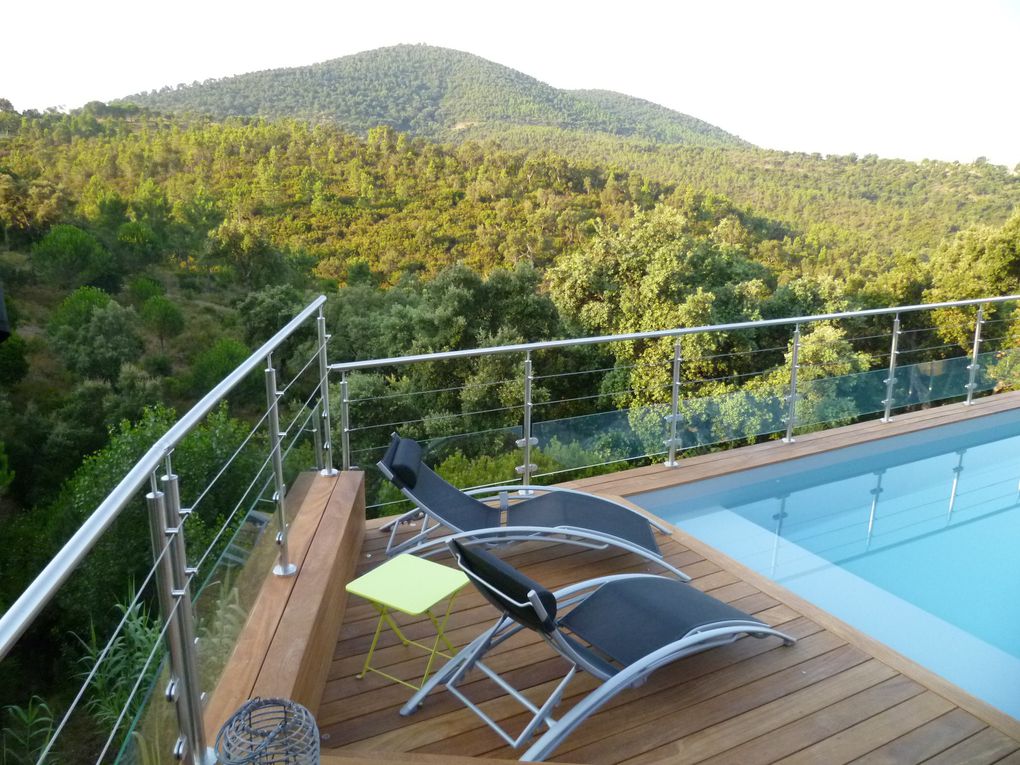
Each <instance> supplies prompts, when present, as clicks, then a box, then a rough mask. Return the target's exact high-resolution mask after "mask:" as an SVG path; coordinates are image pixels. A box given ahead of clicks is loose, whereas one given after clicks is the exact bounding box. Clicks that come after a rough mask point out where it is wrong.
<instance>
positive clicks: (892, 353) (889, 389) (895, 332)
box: [882, 314, 900, 422]
mask: <svg viewBox="0 0 1020 765" xmlns="http://www.w3.org/2000/svg"><path fill="white" fill-rule="evenodd" d="M899 347H900V315H899V314H896V318H894V319H893V325H892V347H891V348H890V349H889V375H888V376H887V377H886V378H885V400H884V401H883V402H882V403H883V404H885V414H884V415H882V422H889V420H890V419H892V408H893V387H894V386H895V385H896V356H897V354H898V353H899Z"/></svg>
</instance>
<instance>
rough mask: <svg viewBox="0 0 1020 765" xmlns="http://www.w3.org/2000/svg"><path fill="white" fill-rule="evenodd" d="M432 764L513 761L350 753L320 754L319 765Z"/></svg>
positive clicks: (481, 764)
mask: <svg viewBox="0 0 1020 765" xmlns="http://www.w3.org/2000/svg"><path fill="white" fill-rule="evenodd" d="M409 762H414V763H422V764H423V765H428V763H434V765H486V763H488V765H507V763H509V762H513V760H503V759H497V758H495V757H465V756H458V755H450V754H426V753H424V752H351V753H350V754H341V753H339V752H337V753H330V754H322V755H321V756H320V758H319V765H405V764H406V763H409Z"/></svg>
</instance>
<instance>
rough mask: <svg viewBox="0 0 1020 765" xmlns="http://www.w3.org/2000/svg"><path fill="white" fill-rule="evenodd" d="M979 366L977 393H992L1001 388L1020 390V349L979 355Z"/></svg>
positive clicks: (1008, 349) (976, 384)
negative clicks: (991, 391)
mask: <svg viewBox="0 0 1020 765" xmlns="http://www.w3.org/2000/svg"><path fill="white" fill-rule="evenodd" d="M978 365H979V366H980V369H979V370H978V375H977V379H976V380H975V386H976V387H975V392H979V391H980V392H983V391H990V390H994V389H996V388H997V387H1000V386H1001V387H1005V388H1007V389H1010V390H1016V389H1017V388H1020V348H1003V349H1002V350H998V351H989V352H987V353H982V354H979V355H978Z"/></svg>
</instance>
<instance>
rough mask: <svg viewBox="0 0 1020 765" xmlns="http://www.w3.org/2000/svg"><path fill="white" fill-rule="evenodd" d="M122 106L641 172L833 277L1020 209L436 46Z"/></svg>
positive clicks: (958, 181)
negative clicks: (767, 224)
mask: <svg viewBox="0 0 1020 765" xmlns="http://www.w3.org/2000/svg"><path fill="white" fill-rule="evenodd" d="M124 102H125V103H130V102H134V103H137V104H141V105H145V106H148V107H152V108H157V109H161V110H164V111H169V112H177V113H197V114H210V115H215V116H217V117H219V118H225V117H229V116H264V117H271V118H296V119H303V120H310V121H312V122H314V123H318V122H331V123H333V124H336V125H338V126H340V127H341V128H343V129H345V130H350V131H353V132H357V133H361V134H365V133H367V132H368V130H370V129H372V128H374V127H376V126H379V125H384V126H389V127H392V128H394V129H395V130H397V131H400V132H406V133H409V134H412V135H418V136H424V137H429V138H433V139H440V140H445V141H452V142H458V143H461V142H469V141H475V142H479V143H482V144H483V145H484V146H486V147H492V146H497V147H500V148H503V149H510V150H523V151H526V152H527V153H528V154H529V155H534V154H535V153H539V154H541V153H544V152H552V153H555V154H556V155H558V156H561V157H565V158H570V159H572V160H575V161H577V162H580V163H583V164H585V165H594V166H598V167H600V168H604V169H605V170H609V171H614V172H616V173H618V174H620V173H622V174H625V175H630V174H632V173H640V174H641V175H642V176H643V177H644V178H646V179H648V180H649V181H654V182H657V183H659V184H665V185H670V186H674V187H675V186H682V187H683V186H686V187H691V188H694V189H697V190H698V191H700V192H706V193H711V194H716V195H721V196H725V197H727V198H728V199H730V200H732V201H733V202H734V203H735V204H737V205H739V206H741V207H744V208H746V209H749V210H753V211H755V213H757V214H760V215H766V216H768V217H770V218H772V219H774V220H776V221H778V222H780V223H782V224H783V225H785V226H787V227H789V228H791V229H793V230H795V231H796V232H797V233H798V235H799V236H800V237H802V238H804V239H805V240H806V241H807V242H808V245H809V247H810V248H812V249H814V250H816V251H819V252H820V253H821V254H822V262H821V263H820V264H819V267H820V269H821V271H823V272H827V273H833V272H834V270H835V269H840V268H843V269H844V270H845V269H846V262H847V261H846V258H845V254H846V253H848V252H850V253H856V258H862V257H867V256H869V255H879V256H883V257H884V256H888V255H895V254H897V253H899V252H902V251H903V250H911V251H915V252H920V253H924V254H929V253H931V252H932V251H933V250H934V249H935V248H936V247H937V246H938V245H939V243H940V242H941V241H942V240H943V239H944V238H945V237H947V236H950V235H952V234H953V233H955V232H956V231H957V230H959V229H960V228H962V227H965V226H968V225H972V224H977V223H989V224H996V223H998V224H1001V223H1002V222H1004V221H1005V220H1006V218H1007V217H1008V216H1009V214H1010V212H1011V210H1012V209H1013V208H1014V207H1015V206H1016V205H1017V204H1020V175H1018V174H1016V173H1011V172H1009V171H1008V170H1007V169H1006V168H1003V167H1001V166H997V165H991V164H988V163H987V162H982V161H979V162H975V163H973V164H960V163H956V162H936V161H925V162H920V163H917V162H906V161H902V160H895V159H880V158H878V157H876V156H874V155H868V156H864V157H857V156H854V155H848V156H829V157H822V156H821V155H818V154H802V153H796V152H780V151H769V150H765V149H757V148H755V147H753V146H751V145H749V144H747V143H746V142H744V141H741V140H739V139H737V138H735V137H734V136H732V135H729V134H728V133H726V132H724V131H723V130H721V129H719V128H717V127H714V126H712V125H709V124H707V123H705V122H702V121H701V120H698V119H695V118H694V117H689V116H687V115H684V114H679V113H677V112H674V111H672V110H670V109H666V108H665V107H662V106H659V105H657V104H653V103H650V102H648V101H643V100H641V99H637V98H633V97H630V96H625V95H622V94H619V93H613V92H609V91H601V90H582V91H562V90H557V89H555V88H552V87H550V86H548V85H546V84H544V83H541V82H539V81H538V80H535V79H534V78H532V77H529V76H527V75H525V74H522V73H521V72H518V71H515V70H513V69H509V68H507V67H504V66H500V65H499V64H495V63H493V62H491V61H486V60H485V59H482V58H479V57H478V56H474V55H471V54H469V53H462V52H459V51H452V50H447V49H443V48H434V47H430V46H424V45H400V46H396V47H392V48H382V49H379V50H374V51H368V52H366V53H359V54H356V55H353V56H347V57H344V58H340V59H336V60H333V61H327V62H323V63H321V64H315V65H312V66H307V67H299V68H293V69H279V70H273V71H267V72H255V73H252V74H246V75H241V76H239V77H232V78H228V79H223V80H217V81H208V82H205V83H201V84H199V83H195V84H192V85H189V86H184V85H181V86H178V87H177V88H176V89H169V88H165V89H163V90H162V91H158V92H150V93H145V94H138V95H135V96H130V97H128V98H126V99H124ZM488 150H489V149H488V148H487V149H486V151H488ZM841 264H842V265H841Z"/></svg>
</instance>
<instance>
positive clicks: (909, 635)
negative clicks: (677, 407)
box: [629, 411, 1020, 719]
mask: <svg viewBox="0 0 1020 765" xmlns="http://www.w3.org/2000/svg"><path fill="white" fill-rule="evenodd" d="M681 469H682V467H681ZM629 499H630V500H631V501H633V502H635V503H636V504H638V505H640V506H642V507H644V508H646V509H647V510H649V511H651V512H653V513H655V514H656V515H658V516H659V517H661V518H663V519H664V520H666V521H668V522H670V523H673V524H674V525H676V526H678V527H680V528H681V529H683V530H684V531H687V532H689V533H690V534H692V535H693V536H695V537H697V538H698V539H701V540H703V541H705V542H707V543H708V544H710V545H712V546H713V547H715V548H717V549H719V550H721V551H722V552H724V553H726V554H727V555H729V556H730V557H732V558H734V559H736V560H738V561H740V562H741V563H743V564H744V565H746V566H748V567H750V568H752V569H753V570H755V571H757V572H759V573H761V574H763V575H765V576H767V577H769V578H771V579H773V580H774V581H776V582H779V583H781V584H782V585H783V586H785V587H787V588H788V589H790V590H792V591H793V592H795V593H797V594H798V595H800V596H802V597H804V598H806V599H807V600H809V601H811V602H813V603H815V604H816V605H818V606H819V607H821V608H823V609H825V610H826V611H828V612H829V613H832V614H834V615H835V616H837V617H839V618H840V619H842V620H843V621H845V622H847V623H849V624H851V625H853V626H854V627H856V628H857V629H859V630H861V631H862V632H865V633H867V634H869V635H871V636H873V637H875V638H877V639H878V640H880V641H882V642H883V643H885V644H887V645H889V646H891V647H892V648H894V649H895V650H897V651H899V652H900V653H902V654H903V655H905V656H907V657H909V658H911V659H913V660H914V661H916V662H918V663H919V664H922V665H923V666H925V667H927V668H929V669H931V670H932V671H934V672H936V673H938V674H940V675H942V676H943V677H945V678H946V679H948V680H950V681H951V682H953V683H955V684H956V685H958V686H960V687H961V688H963V689H964V690H966V691H968V692H969V693H971V694H972V695H974V696H976V697H978V698H980V699H983V700H985V701H987V702H988V703H990V704H992V705H993V706H995V707H997V708H999V709H1001V710H1002V711H1004V712H1006V713H1007V714H1009V715H1011V716H1013V717H1014V718H1017V719H1020V411H1012V412H1006V413H1002V414H998V415H992V416H988V417H981V418H976V419H974V420H970V421H967V422H962V423H956V424H954V425H949V426H943V427H939V428H932V429H929V430H925V431H919V432H916V433H912V434H909V435H904V436H898V437H895V438H888V439H882V440H880V441H874V442H871V443H869V444H864V445H860V446H854V447H848V448H845V449H840V450H836V451H832V452H827V453H825V454H819V455H816V456H812V457H805V458H802V459H797V460H791V461H788V462H785V463H779V464H776V465H771V466H766V467H761V468H756V469H753V470H747V471H744V472H742V473H738V474H731V475H727V476H722V477H719V478H713V479H708V480H705V481H699V482H697V483H693V484H689V485H686V486H677V487H672V488H668V489H661V490H658V491H654V492H649V493H646V494H640V495H635V496H631V497H629Z"/></svg>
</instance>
